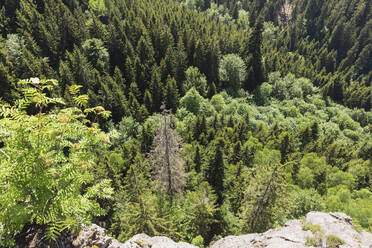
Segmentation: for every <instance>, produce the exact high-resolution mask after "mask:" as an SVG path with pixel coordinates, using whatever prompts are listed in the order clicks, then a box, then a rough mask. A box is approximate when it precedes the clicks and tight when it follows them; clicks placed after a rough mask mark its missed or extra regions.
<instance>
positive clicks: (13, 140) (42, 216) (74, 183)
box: [0, 78, 113, 245]
mask: <svg viewBox="0 0 372 248" xmlns="http://www.w3.org/2000/svg"><path fill="white" fill-rule="evenodd" d="M51 83H52V84H51ZM54 84H56V81H53V80H39V79H37V78H33V79H31V80H30V81H21V82H20V85H22V87H23V93H24V99H22V100H20V101H19V102H18V103H17V105H16V106H14V107H5V108H3V109H2V111H1V115H2V116H3V119H1V121H0V128H1V130H2V132H4V134H6V136H5V137H4V148H3V149H2V150H1V151H2V156H3V159H2V160H1V168H2V169H1V171H0V182H1V185H2V186H1V187H2V189H3V190H2V194H1V196H0V202H1V204H0V209H1V211H0V212H1V214H0V223H2V224H3V225H4V229H3V230H2V232H1V234H0V236H1V237H2V238H1V239H0V242H1V243H2V244H3V245H10V244H12V242H13V241H12V235H13V234H15V233H16V232H17V231H20V230H21V229H22V228H23V226H24V225H25V224H26V223H34V224H38V225H48V226H49V227H48V229H47V237H48V238H50V239H54V238H56V237H57V236H58V235H59V234H60V233H61V232H62V231H63V230H64V229H66V228H72V227H76V226H77V224H78V223H79V224H80V223H82V222H83V223H86V222H87V221H89V220H90V219H91V218H92V216H97V215H102V214H104V213H105V212H104V211H103V209H101V208H100V206H99V204H98V203H97V201H96V199H102V198H109V197H110V196H111V195H112V193H113V192H112V191H111V189H110V183H109V181H106V182H105V183H104V184H102V185H100V183H99V182H98V184H97V182H95V183H96V184H95V185H93V187H92V188H91V187H90V186H92V183H93V174H92V172H91V169H92V168H93V167H94V164H95V162H96V160H97V157H96V155H95V153H94V149H96V147H97V146H102V147H104V142H105V139H106V137H105V135H104V134H103V133H101V132H100V131H99V129H98V127H97V126H96V125H93V126H92V127H90V128H88V127H86V126H84V124H83V123H82V120H83V121H84V118H85V115H84V114H83V112H82V111H81V110H79V109H77V108H67V109H63V110H60V111H58V112H56V113H54V114H45V113H44V112H43V111H44V109H45V108H46V107H47V106H48V105H49V104H57V103H61V100H60V99H56V98H50V97H48V96H47V94H46V93H44V92H45V91H46V90H52V88H53V85H54ZM27 107H35V108H36V110H37V114H36V115H27V114H26V112H25V109H26V108H27ZM83 186H84V187H85V190H84V191H82V190H83V188H82V187H83ZM102 189H105V191H101V190H102ZM97 191H101V192H104V193H105V194H98V195H97V194H96V193H95V192H97Z"/></svg>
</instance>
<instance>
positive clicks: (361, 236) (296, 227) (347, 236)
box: [211, 212, 372, 248]
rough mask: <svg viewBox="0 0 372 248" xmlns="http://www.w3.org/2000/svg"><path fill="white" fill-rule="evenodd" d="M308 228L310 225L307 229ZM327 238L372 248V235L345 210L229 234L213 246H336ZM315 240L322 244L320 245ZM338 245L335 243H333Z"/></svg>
mask: <svg viewBox="0 0 372 248" xmlns="http://www.w3.org/2000/svg"><path fill="white" fill-rule="evenodd" d="M305 224H308V226H315V227H318V226H319V227H320V230H321V231H320V234H319V233H316V232H315V233H313V232H312V231H311V230H303V227H304V225H305ZM306 229H307V228H306ZM327 237H336V238H338V240H342V241H343V244H337V243H336V247H338V248H372V234H371V233H368V232H365V231H362V232H358V231H356V230H355V228H354V226H353V222H352V219H351V218H350V217H349V216H347V215H346V214H344V213H320V212H310V213H308V214H307V215H306V219H305V220H304V221H300V220H291V221H288V222H287V223H286V224H285V225H284V227H280V228H276V229H270V230H269V231H267V232H265V233H253V234H248V235H242V236H228V237H225V238H222V239H220V240H218V241H217V242H216V243H214V244H213V245H212V246H211V248H227V247H228V248H243V247H244V248H250V247H252V248H259V247H260V248H261V247H266V248H311V247H323V248H328V247H334V246H331V244H327ZM311 240H315V241H314V242H315V243H318V244H317V245H316V246H312V245H311V244H313V243H312V242H311ZM333 245H335V243H333Z"/></svg>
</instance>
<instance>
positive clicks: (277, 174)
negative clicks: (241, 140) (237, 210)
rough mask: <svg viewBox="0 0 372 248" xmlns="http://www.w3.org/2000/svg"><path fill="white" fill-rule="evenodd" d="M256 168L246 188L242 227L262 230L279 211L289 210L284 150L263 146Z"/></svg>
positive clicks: (248, 229) (272, 220) (257, 157)
mask: <svg viewBox="0 0 372 248" xmlns="http://www.w3.org/2000/svg"><path fill="white" fill-rule="evenodd" d="M254 162H255V164H256V167H255V170H254V171H253V173H252V178H251V179H250V182H249V185H248V187H247V189H246V191H245V199H244V201H243V208H242V212H241V218H242V220H243V223H242V231H244V232H262V231H264V230H266V229H267V228H268V226H270V225H272V224H273V223H274V221H275V215H280V213H281V212H283V210H285V208H286V205H287V204H288V203H287V199H286V198H287V197H286V193H285V190H286V184H285V177H284V175H283V171H282V170H283V168H282V165H281V164H280V152H279V151H276V150H267V149H266V150H263V151H259V152H257V153H256V155H255V159H254Z"/></svg>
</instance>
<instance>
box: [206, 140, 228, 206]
mask: <svg viewBox="0 0 372 248" xmlns="http://www.w3.org/2000/svg"><path fill="white" fill-rule="evenodd" d="M214 143H215V144H214V148H213V151H212V154H211V158H210V160H209V162H208V167H207V170H206V172H205V173H206V175H205V176H206V178H207V180H208V183H209V184H210V185H211V186H212V188H213V190H214V191H215V192H216V194H217V203H218V204H219V205H221V204H222V201H223V195H222V193H223V190H224V179H225V160H224V154H223V149H224V146H225V142H224V140H223V139H222V138H218V139H217V140H215V142H214Z"/></svg>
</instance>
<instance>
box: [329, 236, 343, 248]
mask: <svg viewBox="0 0 372 248" xmlns="http://www.w3.org/2000/svg"><path fill="white" fill-rule="evenodd" d="M326 242H327V248H337V247H339V246H340V245H343V244H345V241H343V240H342V239H340V238H339V237H337V236H335V235H328V236H327V238H326Z"/></svg>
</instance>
